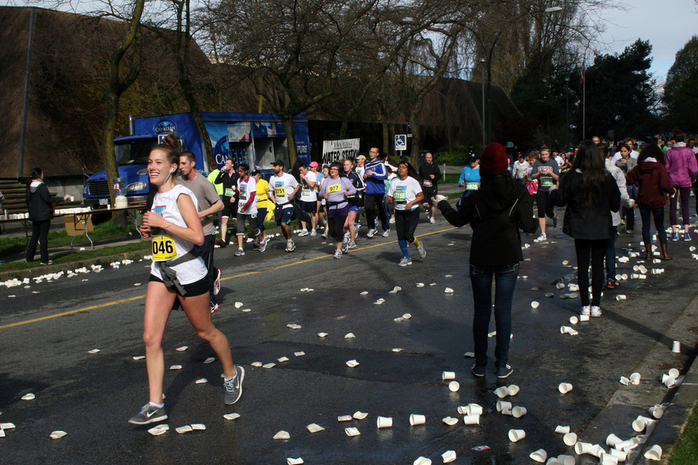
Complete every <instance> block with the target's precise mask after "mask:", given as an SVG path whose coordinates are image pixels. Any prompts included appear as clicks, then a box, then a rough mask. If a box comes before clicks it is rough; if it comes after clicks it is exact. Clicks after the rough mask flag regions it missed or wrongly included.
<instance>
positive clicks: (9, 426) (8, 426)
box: [0, 423, 15, 430]
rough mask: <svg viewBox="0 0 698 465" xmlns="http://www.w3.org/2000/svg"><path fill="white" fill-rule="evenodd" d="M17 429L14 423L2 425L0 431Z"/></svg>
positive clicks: (0, 424)
mask: <svg viewBox="0 0 698 465" xmlns="http://www.w3.org/2000/svg"><path fill="white" fill-rule="evenodd" d="M6 429H15V424H14V423H0V430H6Z"/></svg>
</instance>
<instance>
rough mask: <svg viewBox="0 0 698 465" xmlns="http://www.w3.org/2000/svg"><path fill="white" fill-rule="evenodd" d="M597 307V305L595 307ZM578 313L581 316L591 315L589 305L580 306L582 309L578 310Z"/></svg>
mask: <svg viewBox="0 0 698 465" xmlns="http://www.w3.org/2000/svg"><path fill="white" fill-rule="evenodd" d="M596 308H599V307H596ZM579 314H580V315H582V316H589V315H591V307H590V306H589V305H585V306H583V307H582V311H581V312H579Z"/></svg>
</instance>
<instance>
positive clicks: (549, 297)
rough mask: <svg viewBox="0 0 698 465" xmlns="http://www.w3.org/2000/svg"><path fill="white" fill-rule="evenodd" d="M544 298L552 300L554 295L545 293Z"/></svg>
mask: <svg viewBox="0 0 698 465" xmlns="http://www.w3.org/2000/svg"><path fill="white" fill-rule="evenodd" d="M545 297H547V298H548V299H552V298H553V297H555V293H553V292H546V293H545Z"/></svg>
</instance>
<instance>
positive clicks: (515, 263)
mask: <svg viewBox="0 0 698 465" xmlns="http://www.w3.org/2000/svg"><path fill="white" fill-rule="evenodd" d="M508 167H509V160H508V158H507V153H506V149H505V148H504V147H503V146H502V145H501V144H498V143H496V142H495V143H493V144H490V145H488V146H487V147H485V150H484V151H483V152H482V157H481V158H480V171H481V181H482V186H481V188H480V189H478V190H476V191H474V192H473V193H472V194H471V195H469V196H468V197H466V198H464V199H463V203H462V205H461V207H460V210H455V209H454V208H453V207H451V205H450V204H449V203H448V201H447V200H446V197H443V196H437V197H436V200H438V202H439V203H438V205H437V206H438V207H439V210H441V213H442V214H443V215H444V218H446V220H447V221H448V222H449V223H451V224H452V225H453V226H456V227H461V226H465V225H466V224H470V227H471V228H472V229H473V235H472V243H471V245H470V282H471V284H472V288H473V302H474V309H475V310H474V314H473V340H474V342H475V365H473V367H472V369H471V371H472V373H473V375H474V376H477V377H478V378H481V377H483V376H485V372H486V369H487V339H488V337H487V334H488V332H489V326H490V318H491V316H492V280H493V279H494V282H495V291H494V318H495V323H496V329H497V338H496V341H497V344H496V347H495V349H494V356H495V362H494V366H495V368H496V374H497V378H499V379H504V378H508V377H509V376H510V375H511V374H512V373H513V371H514V370H513V368H512V367H511V366H510V365H509V363H508V362H509V341H510V339H511V305H512V300H513V297H514V288H515V287H516V279H517V277H518V275H519V262H520V261H521V260H523V254H522V253H521V236H520V234H519V229H522V230H523V231H525V232H527V233H534V232H536V229H538V221H537V220H536V219H535V218H534V217H533V206H532V202H531V196H530V195H529V194H528V191H527V190H526V188H525V187H524V186H523V185H521V184H520V183H518V182H516V181H515V180H513V179H512V178H511V176H510V175H509V172H508Z"/></svg>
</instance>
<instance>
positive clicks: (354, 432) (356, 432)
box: [344, 427, 361, 438]
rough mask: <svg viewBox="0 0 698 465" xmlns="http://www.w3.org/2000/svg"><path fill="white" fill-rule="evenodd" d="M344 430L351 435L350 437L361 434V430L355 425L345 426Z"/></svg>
mask: <svg viewBox="0 0 698 465" xmlns="http://www.w3.org/2000/svg"><path fill="white" fill-rule="evenodd" d="M344 432H345V433H346V435H347V436H349V437H350V438H353V437H354V436H358V435H360V434H361V433H360V432H359V430H358V428H353V427H350V428H344Z"/></svg>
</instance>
